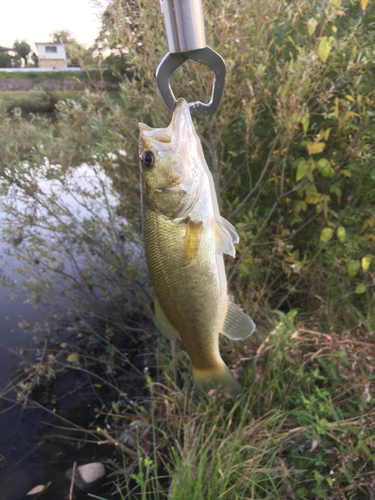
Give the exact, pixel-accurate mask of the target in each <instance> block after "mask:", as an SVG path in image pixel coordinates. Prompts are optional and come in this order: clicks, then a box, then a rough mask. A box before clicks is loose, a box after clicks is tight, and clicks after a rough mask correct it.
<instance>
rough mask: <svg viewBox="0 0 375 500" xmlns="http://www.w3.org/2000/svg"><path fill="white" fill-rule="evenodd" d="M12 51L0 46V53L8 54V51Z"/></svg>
mask: <svg viewBox="0 0 375 500" xmlns="http://www.w3.org/2000/svg"><path fill="white" fill-rule="evenodd" d="M12 50H13V49H10V48H9V47H2V46H1V45H0V52H10V51H12Z"/></svg>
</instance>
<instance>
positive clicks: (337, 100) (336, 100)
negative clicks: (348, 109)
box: [334, 97, 339, 118]
mask: <svg viewBox="0 0 375 500" xmlns="http://www.w3.org/2000/svg"><path fill="white" fill-rule="evenodd" d="M334 113H335V118H338V117H339V98H338V97H335V107H334Z"/></svg>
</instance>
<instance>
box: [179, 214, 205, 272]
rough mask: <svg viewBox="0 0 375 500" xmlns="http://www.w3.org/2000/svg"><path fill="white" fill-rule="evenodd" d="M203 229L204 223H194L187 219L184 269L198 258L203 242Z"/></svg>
mask: <svg viewBox="0 0 375 500" xmlns="http://www.w3.org/2000/svg"><path fill="white" fill-rule="evenodd" d="M202 229H203V224H202V222H193V221H192V220H190V219H187V221H186V236H185V241H184V257H183V262H182V267H186V266H188V265H189V264H191V263H192V262H193V260H194V259H195V257H196V256H197V253H198V250H199V244H200V241H201V235H202Z"/></svg>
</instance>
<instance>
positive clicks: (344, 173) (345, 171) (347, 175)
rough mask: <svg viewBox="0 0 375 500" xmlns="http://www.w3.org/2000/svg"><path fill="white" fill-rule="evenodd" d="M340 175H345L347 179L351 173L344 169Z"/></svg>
mask: <svg viewBox="0 0 375 500" xmlns="http://www.w3.org/2000/svg"><path fill="white" fill-rule="evenodd" d="M340 174H341V175H345V177H349V179H350V177H351V176H352V173H351V172H350V170H345V169H344V170H341V172H340Z"/></svg>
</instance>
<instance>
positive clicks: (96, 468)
mask: <svg viewBox="0 0 375 500" xmlns="http://www.w3.org/2000/svg"><path fill="white" fill-rule="evenodd" d="M72 475H73V469H69V470H68V472H67V473H66V477H67V478H68V479H70V480H72ZM105 476H106V472H105V467H104V464H102V463H101V462H92V463H90V464H85V465H80V466H79V467H77V469H76V473H75V476H74V484H75V485H76V486H77V488H79V489H80V490H82V491H85V492H88V491H92V490H94V489H95V488H97V487H98V486H100V484H101V483H102V482H103V481H104V479H105Z"/></svg>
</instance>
